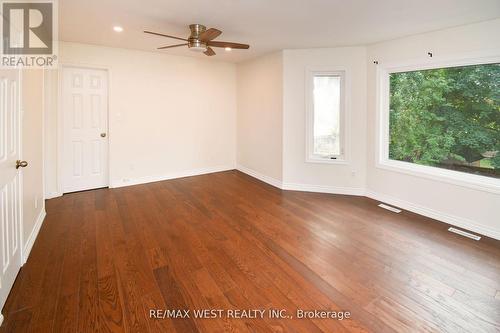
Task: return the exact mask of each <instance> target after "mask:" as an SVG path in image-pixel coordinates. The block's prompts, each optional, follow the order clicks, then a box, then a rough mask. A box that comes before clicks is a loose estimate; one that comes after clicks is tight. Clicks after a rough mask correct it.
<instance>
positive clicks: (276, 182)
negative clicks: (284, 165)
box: [236, 164, 283, 189]
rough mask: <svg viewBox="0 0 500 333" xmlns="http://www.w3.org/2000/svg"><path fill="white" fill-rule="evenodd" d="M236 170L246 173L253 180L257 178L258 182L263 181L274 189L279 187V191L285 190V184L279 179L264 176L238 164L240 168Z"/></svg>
mask: <svg viewBox="0 0 500 333" xmlns="http://www.w3.org/2000/svg"><path fill="white" fill-rule="evenodd" d="M236 169H237V170H238V171H241V172H243V173H246V174H247V175H249V176H251V177H253V178H257V179H258V180H260V181H263V182H264V183H267V184H269V185H272V186H274V187H277V188H279V189H283V182H282V181H281V180H278V179H276V178H273V177H269V176H266V175H264V174H261V173H259V172H257V171H255V170H252V169H250V168H247V167H244V166H243V165H240V164H238V166H237V167H236Z"/></svg>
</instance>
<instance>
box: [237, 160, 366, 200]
mask: <svg viewBox="0 0 500 333" xmlns="http://www.w3.org/2000/svg"><path fill="white" fill-rule="evenodd" d="M237 169H238V170H239V171H241V172H243V173H246V174H247V175H249V176H251V177H254V178H257V179H258V180H261V181H263V182H264V183H268V184H269V185H272V186H274V187H277V188H279V189H282V190H288V191H303V192H317V193H330V194H344V195H359V196H362V195H364V194H365V189H363V188H353V187H340V186H323V185H309V184H296V183H284V182H282V181H281V180H278V179H276V178H272V177H269V176H266V175H263V174H261V173H259V172H257V171H255V170H252V169H250V168H247V167H244V166H242V165H238V167H237Z"/></svg>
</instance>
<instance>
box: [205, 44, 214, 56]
mask: <svg viewBox="0 0 500 333" xmlns="http://www.w3.org/2000/svg"><path fill="white" fill-rule="evenodd" d="M203 53H205V54H206V55H207V56H209V57H211V56H214V55H215V51H214V49H212V48H211V47H210V46H209V47H207V50H206V51H205V52H203Z"/></svg>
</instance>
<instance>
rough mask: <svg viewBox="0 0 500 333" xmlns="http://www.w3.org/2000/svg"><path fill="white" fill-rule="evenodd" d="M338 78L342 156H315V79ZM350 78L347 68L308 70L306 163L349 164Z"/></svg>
mask: <svg viewBox="0 0 500 333" xmlns="http://www.w3.org/2000/svg"><path fill="white" fill-rule="evenodd" d="M316 76H336V77H339V78H340V110H339V115H340V126H339V140H340V155H332V156H321V155H316V154H314V96H313V94H314V77H316ZM347 92H348V76H347V70H346V69H345V68H335V69H311V68H308V69H306V94H305V96H306V133H305V135H306V152H305V155H306V156H305V161H306V162H308V163H324V164H348V163H349V162H348V161H349V160H348V157H349V155H348V152H349V150H348V140H347V135H346V134H347V133H346V132H347V128H348V126H347V125H348V123H349V119H348V112H347V106H348V98H347Z"/></svg>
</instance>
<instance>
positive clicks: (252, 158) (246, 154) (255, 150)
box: [237, 52, 283, 181]
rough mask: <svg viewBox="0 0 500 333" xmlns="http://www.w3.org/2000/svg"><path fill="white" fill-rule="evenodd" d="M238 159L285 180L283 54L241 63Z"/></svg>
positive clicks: (240, 163)
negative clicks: (283, 151)
mask: <svg viewBox="0 0 500 333" xmlns="http://www.w3.org/2000/svg"><path fill="white" fill-rule="evenodd" d="M237 72H238V89H237V90H238V117H237V118H238V122H237V133H238V134H237V135H238V140H237V142H238V143H237V163H238V167H239V168H241V169H243V168H244V169H246V170H249V172H253V173H258V174H260V175H263V176H266V177H269V178H270V179H271V181H273V180H274V181H281V180H282V146H283V144H282V138H283V132H282V127H283V125H282V123H283V120H282V114H283V56H282V53H281V52H278V53H273V54H270V55H266V56H262V57H259V58H257V59H254V60H251V61H248V62H244V63H242V64H238V71H237Z"/></svg>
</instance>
